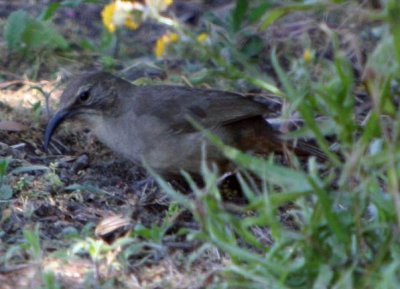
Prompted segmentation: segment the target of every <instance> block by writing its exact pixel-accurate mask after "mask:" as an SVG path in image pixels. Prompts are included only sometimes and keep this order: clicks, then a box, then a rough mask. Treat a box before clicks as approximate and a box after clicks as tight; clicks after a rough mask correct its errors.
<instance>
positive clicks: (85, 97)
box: [79, 90, 90, 102]
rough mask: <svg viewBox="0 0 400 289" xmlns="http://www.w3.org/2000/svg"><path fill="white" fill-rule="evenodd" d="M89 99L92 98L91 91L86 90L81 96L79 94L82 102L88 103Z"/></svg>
mask: <svg viewBox="0 0 400 289" xmlns="http://www.w3.org/2000/svg"><path fill="white" fill-rule="evenodd" d="M89 98H90V93H89V90H85V91H83V92H81V94H79V100H80V101H82V102H86V101H88V99H89Z"/></svg>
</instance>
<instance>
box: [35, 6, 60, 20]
mask: <svg viewBox="0 0 400 289" xmlns="http://www.w3.org/2000/svg"><path fill="white" fill-rule="evenodd" d="M60 5H61V3H57V2H54V3H51V4H49V5H48V6H47V7H46V9H45V10H44V11H43V12H42V14H41V15H40V16H39V19H40V20H44V21H46V20H49V19H51V18H52V17H53V15H54V13H55V12H56V11H57V9H58V8H59V7H60Z"/></svg>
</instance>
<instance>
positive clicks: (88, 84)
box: [44, 72, 325, 175]
mask: <svg viewBox="0 0 400 289" xmlns="http://www.w3.org/2000/svg"><path fill="white" fill-rule="evenodd" d="M60 106H61V107H60V110H58V112H57V113H56V114H55V115H54V116H53V118H52V119H51V120H50V121H49V123H48V125H47V128H46V132H45V140H44V142H45V149H46V150H47V147H48V145H49V142H50V140H51V136H52V134H53V132H54V131H55V129H56V128H57V127H58V125H59V124H61V123H62V122H63V121H64V120H65V119H68V118H73V117H74V118H75V117H76V118H78V119H80V120H82V121H84V122H85V124H86V125H87V127H89V128H90V129H91V130H92V131H93V132H94V134H95V135H96V136H97V138H98V139H99V140H100V141H101V142H103V143H104V144H106V145H107V146H108V147H110V148H111V149H112V150H113V151H115V152H117V153H119V154H121V155H122V156H124V157H126V158H127V159H129V160H131V161H133V162H135V163H138V164H141V163H143V161H145V162H146V164H147V165H148V166H149V167H151V168H152V169H153V170H155V171H156V172H158V173H161V174H167V175H170V174H179V173H180V171H181V170H185V171H187V172H190V173H194V174H197V173H199V171H200V165H201V161H202V143H205V144H206V155H207V160H208V161H212V162H214V163H216V164H217V165H218V166H219V167H220V169H221V170H223V171H224V170H225V171H226V170H228V169H229V162H228V161H227V160H226V159H225V158H224V156H223V154H222V153H221V152H220V150H219V149H218V148H216V147H214V146H213V145H211V144H210V143H209V142H208V141H207V139H206V138H205V136H204V133H203V132H201V131H199V130H197V129H195V128H194V127H193V125H192V123H191V122H190V121H189V120H188V118H189V117H190V118H191V119H193V120H194V121H195V122H197V123H198V124H199V125H201V126H202V127H203V128H205V129H207V130H209V131H210V132H212V133H213V134H215V135H216V136H218V137H219V138H220V139H221V140H222V141H223V142H224V143H225V144H227V145H230V146H233V147H236V148H238V149H240V150H243V151H249V152H253V153H256V154H261V155H268V154H270V153H272V152H277V153H282V152H283V150H284V146H286V147H288V148H289V149H292V150H293V151H294V152H295V153H297V154H303V155H316V156H317V157H320V158H325V157H324V155H323V153H322V152H321V151H319V150H318V149H317V148H316V147H314V146H312V145H309V144H307V143H306V142H298V144H297V146H296V147H295V146H293V145H292V144H291V143H290V142H288V141H285V140H283V138H282V135H281V133H280V132H278V131H276V130H274V129H273V128H272V127H271V125H270V124H269V123H268V122H267V121H266V120H265V119H264V116H265V115H266V114H268V113H269V112H270V111H269V109H268V108H267V106H266V105H264V104H262V103H259V102H256V101H254V100H251V99H248V98H245V97H243V96H242V95H239V94H236V93H231V92H225V91H217V90H205V89H195V88H187V87H181V86H169V85H159V86H136V85H133V84H131V83H130V82H128V81H126V80H124V79H121V78H119V77H116V76H114V75H112V74H109V73H106V72H94V73H87V74H83V75H80V76H78V77H76V78H75V79H73V80H72V81H71V83H70V84H69V85H68V86H67V87H66V89H65V91H64V92H63V94H62V96H61V102H60Z"/></svg>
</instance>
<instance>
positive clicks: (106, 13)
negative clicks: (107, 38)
mask: <svg viewBox="0 0 400 289" xmlns="http://www.w3.org/2000/svg"><path fill="white" fill-rule="evenodd" d="M114 12H115V3H110V4H108V5H106V6H104V8H103V11H101V18H102V20H103V24H104V26H105V27H106V28H107V30H108V31H110V32H111V33H113V32H115V29H116V27H115V25H114V23H113V15H114Z"/></svg>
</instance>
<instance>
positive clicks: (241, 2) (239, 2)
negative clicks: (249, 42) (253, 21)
mask: <svg viewBox="0 0 400 289" xmlns="http://www.w3.org/2000/svg"><path fill="white" fill-rule="evenodd" d="M247 8H248V1H247V0H236V5H235V9H234V10H233V12H232V27H233V31H235V32H237V31H238V30H239V28H240V26H241V25H242V22H243V20H244V16H245V15H246V11H247Z"/></svg>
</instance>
